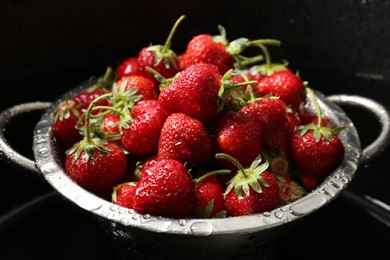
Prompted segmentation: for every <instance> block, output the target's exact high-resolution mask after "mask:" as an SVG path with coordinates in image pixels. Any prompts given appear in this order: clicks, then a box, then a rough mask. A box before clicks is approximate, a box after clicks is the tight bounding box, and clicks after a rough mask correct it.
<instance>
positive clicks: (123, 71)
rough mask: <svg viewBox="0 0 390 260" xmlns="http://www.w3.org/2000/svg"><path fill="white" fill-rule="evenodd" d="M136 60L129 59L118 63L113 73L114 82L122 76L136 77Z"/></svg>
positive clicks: (134, 58) (133, 58)
mask: <svg viewBox="0 0 390 260" xmlns="http://www.w3.org/2000/svg"><path fill="white" fill-rule="evenodd" d="M137 58H138V57H130V58H127V59H125V60H123V61H122V62H121V63H119V65H118V67H117V69H116V72H115V80H119V79H121V78H122V77H124V76H130V75H137V73H138V69H137Z"/></svg>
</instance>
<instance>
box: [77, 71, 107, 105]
mask: <svg viewBox="0 0 390 260" xmlns="http://www.w3.org/2000/svg"><path fill="white" fill-rule="evenodd" d="M113 74H114V73H113V71H112V69H111V67H108V68H107V70H106V72H105V74H104V75H103V76H102V77H100V78H98V80H97V82H96V83H95V84H93V85H91V86H90V87H88V88H87V89H86V90H82V91H80V92H79V93H77V95H76V96H75V97H74V98H73V100H74V101H75V102H76V103H77V104H80V105H81V108H82V109H83V110H86V109H87V108H88V106H89V105H90V104H91V102H92V101H94V100H95V99H96V98H98V97H100V96H102V95H104V94H106V93H107V89H109V88H111V87H112V83H113V77H114V75H113ZM96 105H98V106H107V105H108V101H107V99H101V100H100V101H99V102H97V103H96Z"/></svg>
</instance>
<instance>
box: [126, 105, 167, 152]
mask: <svg viewBox="0 0 390 260" xmlns="http://www.w3.org/2000/svg"><path fill="white" fill-rule="evenodd" d="M167 116H168V113H167V112H166V111H165V109H164V108H163V107H162V106H161V105H160V103H159V102H158V101H157V100H154V99H148V100H141V101H139V102H138V103H137V104H136V105H135V106H134V107H133V108H132V110H131V117H132V118H133V120H134V122H133V123H131V124H129V127H128V128H123V134H122V136H121V142H122V145H123V147H124V148H125V149H126V150H127V151H128V152H129V153H131V154H135V155H139V156H146V155H152V154H154V153H157V147H158V142H159V137H160V132H161V129H162V127H163V125H164V122H165V119H166V118H167Z"/></svg>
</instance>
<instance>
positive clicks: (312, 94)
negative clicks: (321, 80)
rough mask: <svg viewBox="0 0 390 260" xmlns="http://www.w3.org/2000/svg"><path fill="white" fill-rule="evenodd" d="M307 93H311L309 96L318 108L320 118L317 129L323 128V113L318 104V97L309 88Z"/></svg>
mask: <svg viewBox="0 0 390 260" xmlns="http://www.w3.org/2000/svg"><path fill="white" fill-rule="evenodd" d="M306 92H307V93H309V95H310V97H311V99H312V100H313V103H314V105H315V107H316V110H317V118H318V119H317V127H318V128H320V127H322V113H321V108H320V105H319V104H318V100H317V97H316V95H315V94H314V92H313V91H312V90H311V89H310V88H309V87H306Z"/></svg>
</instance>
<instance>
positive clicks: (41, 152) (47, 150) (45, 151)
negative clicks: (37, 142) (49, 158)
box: [38, 147, 49, 156]
mask: <svg viewBox="0 0 390 260" xmlns="http://www.w3.org/2000/svg"><path fill="white" fill-rule="evenodd" d="M38 153H39V154H40V155H44V156H45V155H48V154H49V149H48V148H46V147H42V148H40V149H39V150H38Z"/></svg>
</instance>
